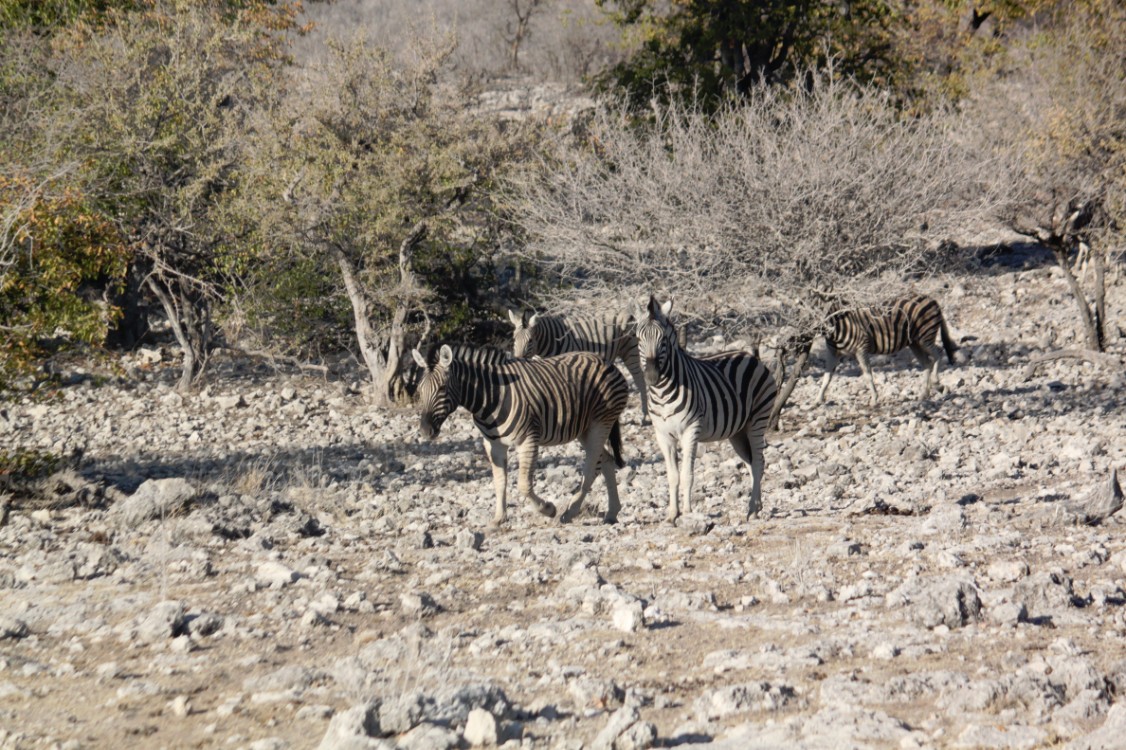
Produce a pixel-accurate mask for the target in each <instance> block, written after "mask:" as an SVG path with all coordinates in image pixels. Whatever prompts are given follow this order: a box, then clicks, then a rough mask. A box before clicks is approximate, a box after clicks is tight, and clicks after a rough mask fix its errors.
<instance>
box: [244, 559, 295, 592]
mask: <svg viewBox="0 0 1126 750" xmlns="http://www.w3.org/2000/svg"><path fill="white" fill-rule="evenodd" d="M300 577H301V574H300V573H298V572H297V571H295V570H293V569H292V568H290V567H288V566H286V565H283V564H282V563H280V562H278V561H277V560H267V561H266V562H264V563H262V564H261V565H259V566H258V570H257V571H256V572H255V574H254V579H255V580H256V581H257V582H258V583H260V584H261V585H263V586H268V587H270V588H274V589H280V588H284V587H285V586H288V585H289V584H291V583H293V582H294V581H296V580H297V579H298V578H300Z"/></svg>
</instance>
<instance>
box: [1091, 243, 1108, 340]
mask: <svg viewBox="0 0 1126 750" xmlns="http://www.w3.org/2000/svg"><path fill="white" fill-rule="evenodd" d="M1091 261H1092V262H1093V263H1094V264H1095V336H1096V338H1097V340H1098V344H1099V351H1100V352H1103V351H1106V250H1105V249H1104V248H1103V247H1102V246H1101V245H1100V246H1099V247H1097V248H1095V247H1092V248H1091Z"/></svg>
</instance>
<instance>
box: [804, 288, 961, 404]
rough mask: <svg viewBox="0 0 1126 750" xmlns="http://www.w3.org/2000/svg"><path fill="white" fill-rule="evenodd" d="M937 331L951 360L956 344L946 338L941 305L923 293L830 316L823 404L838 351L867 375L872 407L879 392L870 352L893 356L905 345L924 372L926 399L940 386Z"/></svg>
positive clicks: (823, 383)
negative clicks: (849, 358) (936, 341)
mask: <svg viewBox="0 0 1126 750" xmlns="http://www.w3.org/2000/svg"><path fill="white" fill-rule="evenodd" d="M936 334H938V335H940V336H941V340H942V345H943V348H944V349H945V351H946V359H947V360H948V361H949V363H950V364H954V352H955V351H956V350H957V346H955V344H954V341H953V339H952V338H951V336H950V330H949V328H948V327H947V325H946V321H945V319H944V318H943V316H942V309H941V308H940V307H939V306H938V302H936V301H935V300H934V299H932V298H931V297H927V296H925V295H916V296H911V297H900V298H898V299H895V300H892V301H891V302H889V303H887V304H886V305H882V306H880V307H877V308H866V309H861V310H849V311H847V312H841V313H837V314H835V315H833V316H832V317H830V319H829V332H828V333H827V334H826V340H827V342H828V349H829V367H828V368H827V370H826V372H825V376H824V379H823V381H822V384H821V393H820V397H819V398H820V400H821V402H822V403H824V401H825V394H826V392H827V391H828V389H829V383H830V381H831V380H832V377H833V372H834V371H835V370H836V367H837V364H838V362H839V360H840V355H841V354H854V355H856V359H857V362H858V363H859V364H860V369H861V371H862V372H863V374H864V375H865V376H867V378H868V385H869V388H870V389H871V393H872V404H873V405H874V404H875V403H876V402H877V400H878V395H877V393H876V382H875V378H874V377H873V376H872V370H871V366H870V365H869V362H868V355H870V354H894V353H896V352H898V351H900V350H902V349H906V348H910V349H911V351H912V352H913V353H914V355H915V358H916V359H917V360H918V361H919V363H920V364H922V365H923V368H924V369H925V370H926V382H925V385H924V390H923V397H924V398H929V397H930V392H931V388H932V387H933V386H935V385H939V384H938V358H937V357H936V356H934V353H933V351H932V349H933V346H934V342H935V336H936ZM939 387H941V386H939Z"/></svg>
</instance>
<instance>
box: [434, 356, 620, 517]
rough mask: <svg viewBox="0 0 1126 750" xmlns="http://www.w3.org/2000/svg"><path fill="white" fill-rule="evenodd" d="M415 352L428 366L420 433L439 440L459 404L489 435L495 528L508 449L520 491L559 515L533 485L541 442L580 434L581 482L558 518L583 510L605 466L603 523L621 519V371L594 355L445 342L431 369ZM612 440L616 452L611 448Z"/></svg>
mask: <svg viewBox="0 0 1126 750" xmlns="http://www.w3.org/2000/svg"><path fill="white" fill-rule="evenodd" d="M413 354H414V360H415V362H416V363H417V364H418V366H419V367H422V368H423V369H424V370H425V375H424V376H423V378H422V382H421V383H419V386H418V402H419V409H420V417H421V418H420V422H419V430H420V431H421V433H422V436H423V437H425V438H427V439H428V440H433V439H434V438H436V437H437V436H438V431H439V430H440V429H441V427H442V423H443V422H445V421H446V418H447V417H449V415H450V414H451V413H453V411H454V410H455V409H457V408H458V407H459V406H464V407H465V408H466V409H467V410H468V411H469V412H470V413H471V414H472V415H473V422H474V423H475V424H476V425H477V429H479V430H480V431H481V434H482V435H483V436H484V445H485V454H486V455H487V456H488V458H489V463H490V464H491V466H492V470H493V488H494V489H495V490H496V496H497V504H496V513H495V514H494V516H493V523H494V524H495V525H499V524H501V523H503V522H504V520H505V516H506V507H505V492H506V489H507V481H508V470H507V458H508V449H509V448H510V447H515V448H516V454H517V456H518V457H519V462H520V469H519V477H518V480H519V481H518V483H517V484H518V487H519V491H520V494H521V495H524V496H525V497H526V498H527V499H528V500H529V501H530V502H531V503H532V505H533V506H534V507H535V508H536V510H538V511H539V512H540V513H542V514H543V515H545V516H547V517H549V518H553V517H554V516H555V506H554V505H552V504H551V503H550V502H546V501H544V500H541V499H540V498H539V497H538V496H537V495H536V493H535V491H534V490H533V487H532V472H533V470H534V469H535V463H536V456H537V454H538V453H539V449H540V448H541V447H542V446H549V445H563V444H564V443H569V442H571V441H572V440H576V439H577V440H579V442H580V443H581V444H582V446H583V451H584V453H585V459H584V461H583V479H582V484H581V485H580V486H579V490H578V492H576V493H575V495H574V496H573V497H572V499H571V503H570V505H569V506H568V507H567V509H566V510H565V511H564V513H563V514H562V516H560V521H564V522H566V521H570V520H571V519H573V518H575V516H577V515H578V513H579V511H580V510H581V509H582V503H583V499H584V498H585V497H586V495H587V494H588V493H589V492H590V487H591V485H592V484H593V482H594V476H595V473H596V472H599V471H601V473H602V478H603V479H604V480H605V482H606V493H607V495H609V505H608V507H607V510H606V516H605V521H606V523H613V522H614V521H616V520H617V517H618V511H619V510H621V503H620V502H619V500H618V484H617V480H616V478H615V476H614V466H613V465H611V461H612V462H613V463H614V464H616V465H617V467H618V468H621V467H622V466H624V465H625V462H624V461H622V437H621V427H620V425H619V423H618V420H619V418H620V417H621V414H622V411H624V410H625V408H626V401H627V400H628V399H629V386H628V385H627V384H626V380H625V378H624V377H622V374H621V373H620V372H618V368H616V367H614V366H613V365H610V364H607V363H606V362H603V361H602V359H600V358H599V357H598V356H597V355H594V354H591V353H589V352H574V353H571V354H565V355H562V356H559V357H549V358H546V359H522V360H518V359H508V358H507V355H505V354H504V353H503V352H498V351H497V350H489V349H477V350H474V349H470V348H468V347H459V351H458V354H457V356H455V353H454V350H453V349H452V348H451V347H449V346H443V347H442V348H441V349H440V350H439V355H438V361H437V363H436V364H434V365H433V366H429V365H428V364H427V362H426V359H425V358H424V357H423V356H422V354H421V353H420V352H419V351H418V350H417V349H415V350H413ZM607 439H609V442H610V446H611V448H612V449H613V456H611V455H610V452H609V451H607V450H606V447H605V445H606V441H607Z"/></svg>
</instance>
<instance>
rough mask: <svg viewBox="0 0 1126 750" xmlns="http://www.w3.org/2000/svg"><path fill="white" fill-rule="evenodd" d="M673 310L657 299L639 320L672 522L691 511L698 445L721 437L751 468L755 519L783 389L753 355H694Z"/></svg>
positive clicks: (652, 299) (749, 510)
mask: <svg viewBox="0 0 1126 750" xmlns="http://www.w3.org/2000/svg"><path fill="white" fill-rule="evenodd" d="M671 309H672V302H671V301H670V302H665V303H664V304H663V305H662V304H658V302H657V298H656V297H652V296H651V297H650V298H649V306H648V310H647V313H646V314H642V313H639V314H638V316H637V317H638V320H639V322H638V324H637V342H638V347H639V351H640V354H641V363H642V366H643V372H644V375H645V383H646V385H647V387H648V395H649V407H650V409H651V412H650V413H651V414H652V417H653V427H654V428H655V429H656V432H657V444H658V445H659V446H660V448H661V453H662V454H664V457H665V468H666V469H667V471H668V480H669V507H668V516H667V517H668V520H669V521H675V520H676V518H677V516H678V515H679V514H680V510H683V511H684V512H685V513H688V512H691V509H692V505H691V503H692V479H693V476H692V475H693V471H694V468H695V466H694V464H695V461H696V445H697V444H698V443H711V442H716V441H719V440H728V441H730V442H731V447H732V448H734V449H735V453H736V454H737V455H738V456H739V458H741V459H743V461H745V462H746V463H748V464H750V466H751V497H750V500H749V501H748V503H747V517H748V518H749V517H751V516H753V515H755V514H757V513H758V512H759V511H761V510H762V475H763V471H764V468H765V465H766V462H765V459H764V456H763V452H764V450H765V449H766V427H767V422H768V420H769V419H770V410H771V408H773V406H774V396H775V394H776V393H777V390H778V389H777V387H776V386H775V384H774V377H773V376H772V375H771V374H770V370H769V369H767V367H766V366H765V365H763V364H762V363H761V362H760V361H759V360H758V359H757V358H756V357H754V356H752V355H750V354H748V353H747V352H738V351H734V352H723V353H721V354H713V355H709V356H706V357H693V356H692V355H690V354H689V353H688V352H686V351H684V349H683V348H682V346H681V345H680V342H679V340H678V338H677V333H676V328H675V326H674V325H673V324H672V321H671V320H670V319H669V312H670V310H671ZM678 447H679V453H680V455H679V460H678V456H677V449H678Z"/></svg>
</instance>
